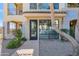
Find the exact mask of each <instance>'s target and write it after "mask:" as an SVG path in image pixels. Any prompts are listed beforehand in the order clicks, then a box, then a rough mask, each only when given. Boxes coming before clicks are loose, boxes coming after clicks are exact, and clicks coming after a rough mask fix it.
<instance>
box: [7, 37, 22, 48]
mask: <svg viewBox="0 0 79 59" xmlns="http://www.w3.org/2000/svg"><path fill="white" fill-rule="evenodd" d="M19 46H21V41H20V40H18V39H17V38H14V39H12V40H11V41H10V42H9V43H8V44H7V46H6V48H8V49H13V48H18V47H19Z"/></svg>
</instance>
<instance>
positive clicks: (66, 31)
mask: <svg viewBox="0 0 79 59" xmlns="http://www.w3.org/2000/svg"><path fill="white" fill-rule="evenodd" d="M61 31H63V32H65V33H67V34H69V30H68V29H61ZM61 40H62V41H68V40H67V39H66V38H64V37H63V36H61Z"/></svg>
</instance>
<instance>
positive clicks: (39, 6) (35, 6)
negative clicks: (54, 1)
mask: <svg viewBox="0 0 79 59" xmlns="http://www.w3.org/2000/svg"><path fill="white" fill-rule="evenodd" d="M49 8H50V6H49V4H48V3H30V9H31V10H34V9H35V10H37V9H40V10H41V9H45V10H47V9H49Z"/></svg>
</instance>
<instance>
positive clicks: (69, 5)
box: [67, 3, 79, 8]
mask: <svg viewBox="0 0 79 59" xmlns="http://www.w3.org/2000/svg"><path fill="white" fill-rule="evenodd" d="M67 6H68V7H71V8H72V7H79V3H68V4H67Z"/></svg>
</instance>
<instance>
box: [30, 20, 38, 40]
mask: <svg viewBox="0 0 79 59" xmlns="http://www.w3.org/2000/svg"><path fill="white" fill-rule="evenodd" d="M30 40H37V20H30Z"/></svg>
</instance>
